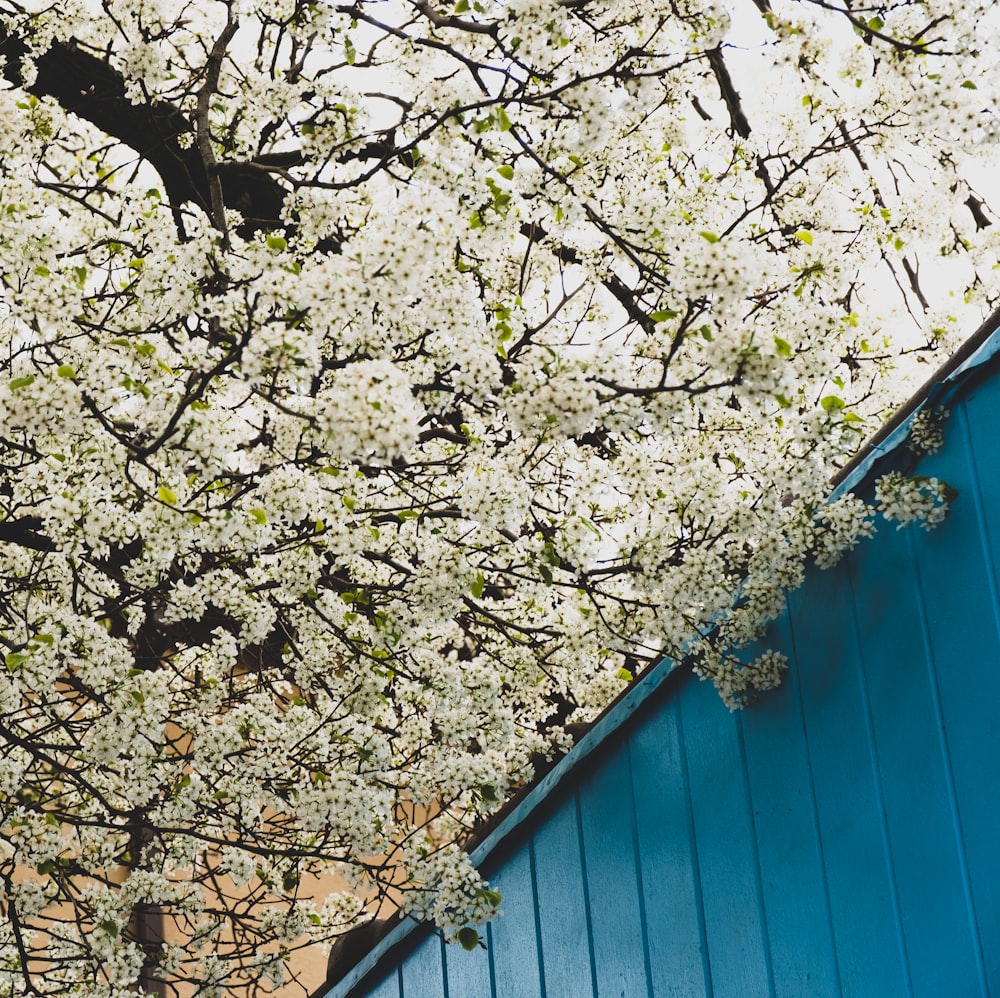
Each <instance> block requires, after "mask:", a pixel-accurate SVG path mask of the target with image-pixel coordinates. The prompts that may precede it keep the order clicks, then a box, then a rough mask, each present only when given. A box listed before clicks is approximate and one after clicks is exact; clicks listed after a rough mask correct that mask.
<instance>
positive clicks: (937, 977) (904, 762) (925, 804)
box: [851, 526, 976, 996]
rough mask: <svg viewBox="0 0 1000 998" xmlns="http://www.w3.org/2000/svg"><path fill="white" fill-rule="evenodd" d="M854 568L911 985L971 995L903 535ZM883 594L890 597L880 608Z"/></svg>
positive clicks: (954, 856)
mask: <svg viewBox="0 0 1000 998" xmlns="http://www.w3.org/2000/svg"><path fill="white" fill-rule="evenodd" d="M854 564H855V566H856V571H852V572H851V581H852V587H853V591H854V605H855V612H856V615H857V620H858V630H859V634H860V636H861V640H862V661H863V665H864V672H865V683H866V687H867V690H868V696H869V704H870V710H871V718H872V730H873V733H874V740H875V747H876V751H877V754H878V760H879V776H880V780H881V785H882V795H883V801H884V803H885V809H886V818H887V824H888V831H889V841H890V844H891V851H892V861H893V870H894V873H895V883H896V890H897V892H898V897H899V909H900V913H901V919H902V926H901V927H902V931H903V937H904V940H905V945H906V958H907V964H908V967H909V972H910V984H911V987H912V988H913V993H914V994H916V995H928V996H932V995H933V996H939V995H942V994H955V993H958V994H975V993H976V991H975V990H971V991H970V990H969V985H970V983H971V981H970V979H969V977H968V970H969V968H973V974H974V968H975V966H976V957H975V947H974V946H973V945H972V942H971V940H970V939H969V934H968V925H967V920H966V906H965V899H964V896H963V890H962V871H961V862H960V858H959V856H958V852H957V844H956V841H955V836H954V829H953V826H952V819H951V815H950V813H949V809H948V807H947V803H946V802H947V800H948V778H947V774H946V772H945V767H946V760H945V759H944V758H943V757H942V753H941V751H940V741H939V738H938V720H937V716H936V710H935V703H934V692H933V688H932V683H931V681H930V669H931V663H929V662H928V651H929V650H928V648H927V647H926V643H925V635H924V633H923V628H922V627H921V616H920V606H919V598H918V595H919V594H918V592H917V590H916V588H915V585H914V578H913V576H914V572H915V565H914V563H913V560H912V558H911V556H910V548H909V543H908V538H907V536H906V535H905V534H903V533H902V532H900V531H898V530H895V529H893V528H892V527H891V526H888V527H887V528H883V529H882V530H880V531H879V533H878V536H877V537H876V539H875V541H874V542H873V543H871V544H862V545H860V546H859V547H858V549H857V551H856V557H855V559H854ZM887 591H888V592H889V593H891V600H890V601H889V605H888V607H885V608H883V604H884V603H885V597H884V594H885V593H886V592H887ZM942 952H947V953H948V954H949V957H950V959H949V960H948V961H943V960H942V959H941V953H942ZM973 980H974V977H973ZM956 989H957V990H956Z"/></svg>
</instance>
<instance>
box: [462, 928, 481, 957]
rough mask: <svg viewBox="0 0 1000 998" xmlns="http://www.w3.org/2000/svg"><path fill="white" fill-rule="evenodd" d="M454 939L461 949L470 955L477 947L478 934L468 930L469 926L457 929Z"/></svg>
mask: <svg viewBox="0 0 1000 998" xmlns="http://www.w3.org/2000/svg"><path fill="white" fill-rule="evenodd" d="M456 938H457V939H458V942H459V944H460V945H461V947H462V949H464V950H468V951H469V952H470V953H471V952H472V951H473V950H474V949H475V948H476V947H477V946H478V945H479V933H478V932H476V930H475V929H471V928H469V926H466V927H465V928H464V929H459V930H458V936H457V937H456Z"/></svg>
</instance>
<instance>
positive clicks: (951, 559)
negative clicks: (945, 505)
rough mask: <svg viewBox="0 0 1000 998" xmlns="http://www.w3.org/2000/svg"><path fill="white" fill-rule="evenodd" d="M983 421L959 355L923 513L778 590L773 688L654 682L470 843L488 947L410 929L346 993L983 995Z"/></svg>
mask: <svg viewBox="0 0 1000 998" xmlns="http://www.w3.org/2000/svg"><path fill="white" fill-rule="evenodd" d="M998 423H1000V378H998V377H995V376H993V377H986V376H985V375H982V374H981V375H980V376H978V377H977V378H976V379H975V381H974V382H971V383H970V387H969V388H968V389H967V390H966V392H965V397H964V398H960V399H959V402H958V403H957V404H956V406H955V408H954V410H953V412H952V415H951V418H950V419H949V421H948V424H947V426H946V445H945V448H944V450H943V451H942V452H941V453H940V454H938V455H932V456H930V457H928V458H925V459H924V460H923V461H922V463H921V466H920V470H921V473H924V474H928V475H938V476H940V477H942V478H944V479H946V480H947V481H948V482H949V483H950V484H951V485H953V486H954V487H955V488H957V489H958V491H959V496H958V499H957V500H956V501H955V503H954V504H953V508H952V512H951V514H950V516H949V517H948V519H947V520H946V521H945V523H944V524H943V525H942V526H940V527H938V528H937V529H936V530H934V531H931V532H925V531H922V530H913V529H907V530H903V531H897V530H895V529H894V528H893V527H892V526H891V525H888V524H882V525H881V529H880V531H879V533H878V535H877V536H876V538H874V539H873V540H871V541H868V542H864V543H862V544H861V545H860V546H859V547H858V548H857V550H856V551H855V552H854V553H853V554H852V555H851V556H850V557H849V558H847V559H845V561H844V562H843V563H842V564H841V565H839V566H838V567H837V568H836V569H833V570H830V571H826V572H820V571H818V570H816V571H811V572H810V573H809V574H808V577H807V581H806V584H805V585H804V586H803V587H802V588H801V589H800V590H799V591H797V592H795V593H792V594H790V596H789V598H788V609H787V612H786V614H785V615H784V616H783V617H782V619H781V620H779V621H778V622H776V624H775V626H774V628H773V634H772V635H771V640H770V641H769V645H770V646H771V647H777V648H779V649H781V650H783V651H784V652H785V653H786V654H787V655H788V656H789V658H790V659H791V662H792V666H791V669H790V671H789V675H788V677H787V680H786V682H785V684H784V686H783V687H782V688H781V689H780V690H778V691H777V692H775V693H773V694H770V695H768V696H766V697H765V698H763V699H762V700H761V701H760V702H759V703H758V704H756V705H754V706H753V707H751V708H749V709H748V710H746V711H744V712H742V713H738V714H729V713H728V712H727V711H726V710H725V709H724V708H723V706H722V705H721V702H720V701H719V700H718V698H717V697H716V694H715V693H714V691H713V690H712V689H711V687H710V686H709V685H708V684H703V683H699V682H697V681H696V680H694V679H693V678H692V677H688V678H687V679H684V680H682V681H681V682H679V683H677V684H668V686H667V687H664V688H663V689H662V690H660V691H658V692H656V693H654V694H652V695H651V696H650V697H649V699H648V700H647V701H646V702H645V703H644V704H643V705H642V707H641V708H639V709H638V710H637V711H636V712H635V714H634V715H633V716H632V717H631V718H630V720H629V721H628V722H627V723H626V724H625V725H624V726H623V727H622V728H621V729H620V730H619V731H618V732H616V733H615V734H613V735H611V736H610V737H609V738H607V739H606V741H605V742H604V743H602V745H601V746H600V748H599V749H598V750H596V751H595V752H594V753H593V754H592V755H591V756H589V757H588V758H587V759H586V760H585V761H584V763H583V764H581V765H580V766H579V767H577V769H575V770H573V771H572V772H571V774H570V776H569V777H568V778H567V779H565V780H564V781H563V782H562V783H561V784H560V785H559V786H558V788H557V789H556V790H555V791H554V792H553V793H552V794H551V795H550V798H549V799H548V800H547V801H546V803H545V805H544V806H543V807H542V808H540V809H539V810H538V811H536V812H535V813H534V814H533V815H532V816H531V817H530V818H528V819H527V820H526V821H525V822H524V823H523V824H522V825H521V826H520V827H519V828H518V829H517V830H516V831H515V832H514V833H513V834H512V835H511V836H510V837H509V838H508V839H507V840H506V841H505V842H504V844H503V845H502V847H500V848H499V849H498V850H497V851H496V852H495V853H494V854H493V855H492V856H491V857H490V858H489V859H488V861H487V862H486V863H485V869H486V871H487V872H488V874H489V875H490V878H491V880H492V881H493V883H494V885H495V886H496V887H497V888H498V889H499V890H500V891H502V893H503V895H504V902H503V906H502V907H503V910H504V915H503V917H502V918H501V919H499V920H498V921H497V922H495V923H493V924H492V925H491V926H490V929H489V933H488V939H487V941H488V944H489V947H488V950H487V951H482V950H480V951H478V952H476V953H473V954H468V953H466V952H464V951H463V950H461V949H460V948H459V947H457V946H443V945H442V943H441V942H440V940H439V939H437V938H436V937H434V936H429V935H428V934H426V933H419V932H418V933H414V934H413V936H412V937H411V939H410V940H409V943H408V947H404V948H403V950H402V955H400V954H399V952H396V953H395V954H394V953H390V954H389V962H388V963H385V962H383V964H382V965H381V967H380V968H379V969H378V970H377V971H376V973H375V974H374V975H372V976H370V977H369V979H368V981H367V983H366V984H364V985H363V986H362V987H361V988H359V989H356V990H355V992H354V994H355V995H357V996H362V995H364V996H368V998H390V996H391V998H438V996H441V998H459V996H468V998H534V996H538V998H644V996H676V998H690V996H701V995H705V996H712V995H718V996H738V998H749V996H755V995H762V996H765V995H766V996H789V998H798V996H809V998H812V996H831V998H832V996H839V995H847V996H873V998H887V996H893V995H913V996H928V998H931V996H934V998H941V996H945V998H947V996H956V998H958V996H961V998H964V996H974V995H989V994H994V995H1000V775H998V768H1000V586H998V579H1000V447H998V446H997V431H996V425H997V424H998ZM890 460H902V455H901V454H897V455H895V457H894V458H890ZM883 470H884V469H883Z"/></svg>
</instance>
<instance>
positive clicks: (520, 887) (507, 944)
mask: <svg viewBox="0 0 1000 998" xmlns="http://www.w3.org/2000/svg"><path fill="white" fill-rule="evenodd" d="M490 883H491V884H492V885H493V886H495V887H496V889H497V890H498V891H500V893H501V894H502V895H503V902H502V904H501V909H502V911H503V915H502V916H501V917H500V918H498V919H497V920H496V921H494V922H492V923H491V925H490V942H491V954H492V958H493V971H494V986H495V989H496V992H495V993H496V995H497V996H498V998H499V996H501V995H540V994H542V985H541V968H540V966H539V955H540V953H539V946H538V938H537V935H536V933H535V891H534V885H533V884H532V874H531V857H530V850H529V846H528V843H525V844H524V845H522V846H521V848H519V849H517V851H516V852H514V854H513V855H512V856H511V857H510V858H509V859H508V860H507V861H506V862H505V863H504V864H503V865H502V866H501V867H500V869H499V870H497V872H496V873H495V874H494V875H493V876H491V877H490ZM449 998H451V996H450V995H449Z"/></svg>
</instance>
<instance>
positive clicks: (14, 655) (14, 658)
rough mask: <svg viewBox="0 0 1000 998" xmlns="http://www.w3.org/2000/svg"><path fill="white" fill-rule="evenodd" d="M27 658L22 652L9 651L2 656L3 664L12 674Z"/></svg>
mask: <svg viewBox="0 0 1000 998" xmlns="http://www.w3.org/2000/svg"><path fill="white" fill-rule="evenodd" d="M27 658H28V656H27V654H26V653H25V652H23V651H11V652H8V653H7V654H6V655H4V657H3V664H4V665H6V666H7V669H8V670H9V671H10V672H14V671H15V670H16V669H19V668H20V667H21V666H22V665H23V664H24V663H25V662H26V661H27Z"/></svg>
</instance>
